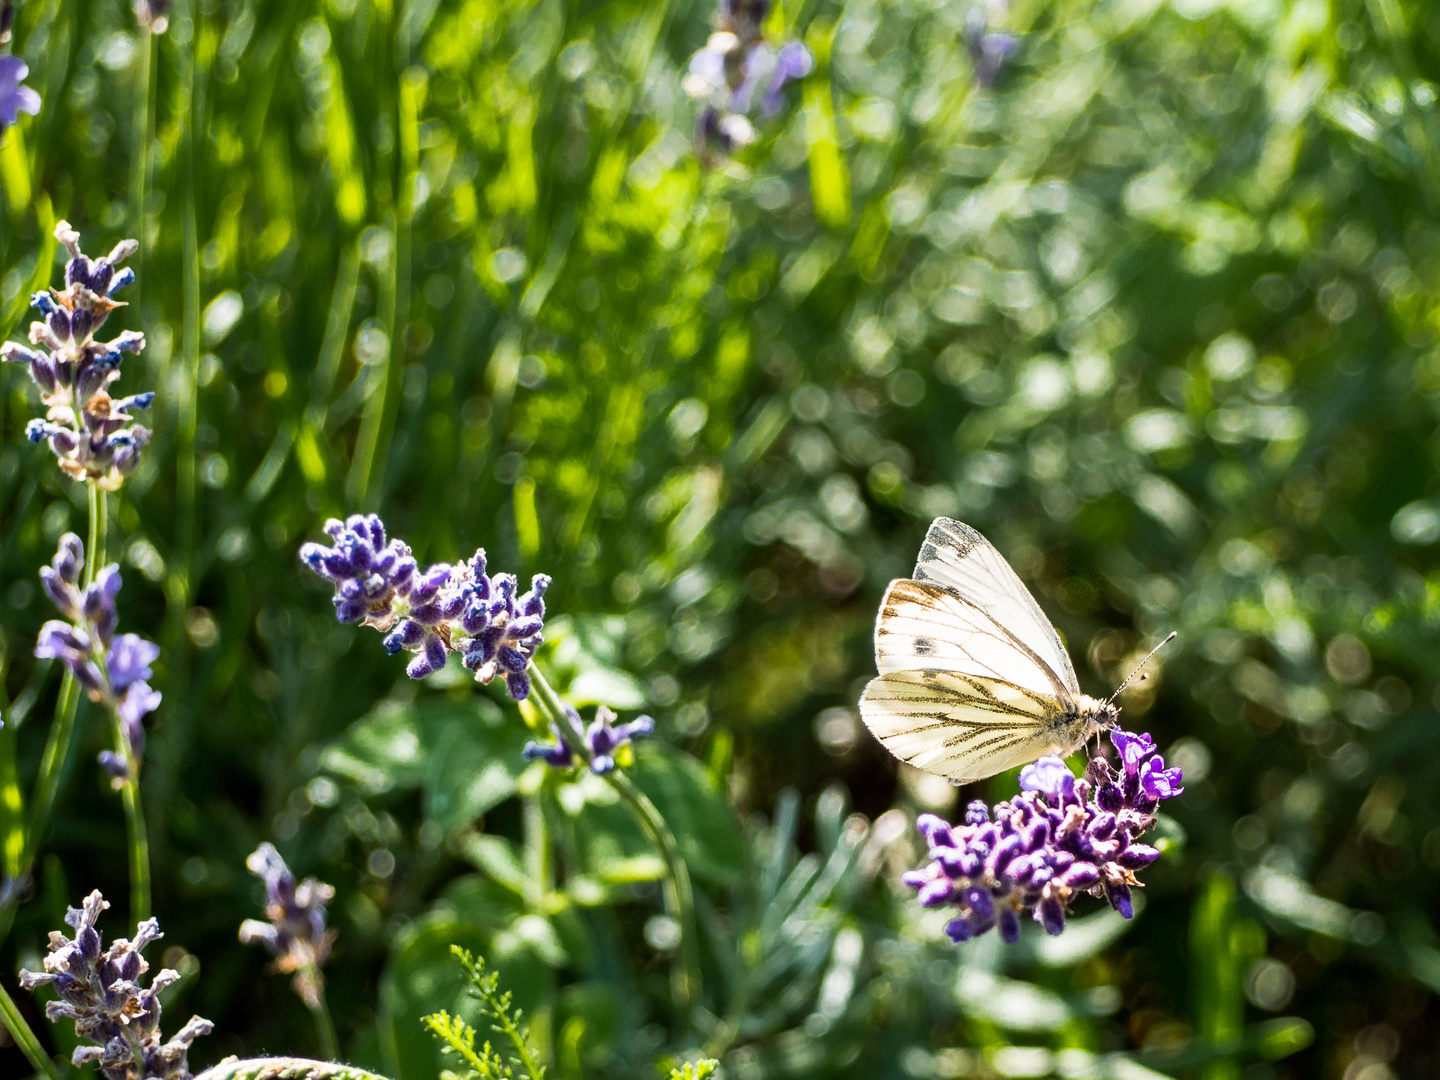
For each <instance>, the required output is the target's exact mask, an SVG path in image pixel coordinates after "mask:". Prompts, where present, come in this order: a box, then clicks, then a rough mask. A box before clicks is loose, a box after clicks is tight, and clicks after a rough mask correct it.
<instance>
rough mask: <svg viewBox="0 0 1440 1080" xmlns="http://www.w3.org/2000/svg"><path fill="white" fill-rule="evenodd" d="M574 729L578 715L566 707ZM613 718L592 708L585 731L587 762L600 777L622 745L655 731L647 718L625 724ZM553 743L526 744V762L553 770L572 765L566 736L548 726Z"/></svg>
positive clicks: (606, 711)
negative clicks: (539, 764) (542, 764)
mask: <svg viewBox="0 0 1440 1080" xmlns="http://www.w3.org/2000/svg"><path fill="white" fill-rule="evenodd" d="M565 711H566V712H567V713H568V714H569V716H570V720H571V722H572V723H573V725H574V726H575V727H577V728H578V727H579V726H580V722H581V721H580V714H579V713H578V712H576V711H575V710H574V709H573V708H571V707H570V706H569V705H566V706H565ZM615 720H616V716H615V714H614V712H612V711H611V710H610V709H609V708H607V707H606V706H604V705H601V706H598V707H597V708H596V709H595V719H594V720H593V721H591V723H590V726H589V727H588V728H586V729H585V749H586V750H587V751H588V755H587V756H588V757H589V759H590V770H591V771H592V772H593V773H595V774H596V775H597V776H603V775H604V774H605V773H607V772H609V771H610V770H611V769H613V768H615V751H617V750H618V749H620V747H621V746H623V745H624V744H626V743H628V742H630V741H631V740H632V739H638V738H640V737H641V736H644V735H649V734H650V733H651V732H653V731H654V730H655V721H654V720H653V719H652V718H651V717H648V716H637V717H636V718H635V719H634V720H631V721H630V722H629V723H625V724H616V723H615ZM550 734H551V736H552V737H553V738H554V739H555V741H554V742H553V743H549V744H545V743H538V742H529V743H526V744H525V760H526V761H543V762H545V764H547V765H549V766H551V767H552V768H556V769H568V768H570V767H571V766H572V765H574V764H575V751H574V750H573V749H572V748H571V746H570V743H569V741H568V740H567V738H566V736H565V733H564V732H563V731H561V730H560V728H559V727H558V726H557V725H554V724H552V725H551V726H550Z"/></svg>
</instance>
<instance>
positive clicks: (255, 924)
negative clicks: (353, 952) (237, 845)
mask: <svg viewBox="0 0 1440 1080" xmlns="http://www.w3.org/2000/svg"><path fill="white" fill-rule="evenodd" d="M245 865H246V866H247V867H248V868H249V870H250V872H251V873H252V874H254V875H255V876H256V877H258V878H260V879H261V880H262V881H264V882H265V915H266V917H267V918H268V919H269V920H270V921H269V922H262V921H261V920H260V919H246V920H245V921H244V922H243V923H241V924H240V940H241V941H243V942H244V943H245V944H247V945H251V944H259V945H264V946H265V948H267V949H268V950H270V955H272V956H274V957H275V970H276V971H283V972H294V974H295V980H294V987H295V992H296V993H297V994H299V995H300V998H301V1000H303V1001H304V1002H305V1004H306V1005H308V1006H309V1007H310V1008H312V1009H318V1008H319V1007H320V1001H321V995H322V994H323V992H324V986H325V982H324V977H323V976H322V975H321V974H320V968H321V966H322V965H323V964H324V963H325V961H326V959H327V958H328V957H329V956H330V947H331V946H332V945H333V944H334V943H335V931H334V930H327V929H326V928H325V905H326V904H328V903H329V902H330V901H331V900H333V899H334V898H335V890H334V889H333V888H331V887H330V886H329V885H326V884H325V883H324V882H323V881H318V880H316V879H315V878H313V877H308V878H306V879H305V880H304V881H301V882H298V883H297V882H296V880H295V875H294V874H292V873H291V872H290V867H288V866H286V865H285V860H284V859H283V858H281V856H280V852H278V851H276V850H275V845H273V844H268V843H266V844H261V845H260V846H259V847H258V848H256V849H255V850H254V851H253V852H251V854H250V857H249V858H247V859H246V860H245Z"/></svg>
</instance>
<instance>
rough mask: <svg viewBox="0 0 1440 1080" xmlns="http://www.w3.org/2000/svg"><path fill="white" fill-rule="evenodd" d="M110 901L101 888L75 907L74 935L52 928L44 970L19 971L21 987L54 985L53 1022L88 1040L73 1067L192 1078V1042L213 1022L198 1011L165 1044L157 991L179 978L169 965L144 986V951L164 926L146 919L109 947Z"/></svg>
mask: <svg viewBox="0 0 1440 1080" xmlns="http://www.w3.org/2000/svg"><path fill="white" fill-rule="evenodd" d="M109 906H110V905H109V903H107V902H106V900H105V898H104V897H103V896H101V895H100V892H99V890H96V891H95V892H92V893H91V894H90V895H89V896H87V897H86V898H85V900H84V902H83V903H82V904H81V906H80V907H78V908H70V909H69V910H68V912H67V914H66V915H65V922H66V923H68V924H69V925H70V926H71V927H72V928H73V929H74V931H75V936H74V937H73V938H69V937H66V936H65V935H64V934H63V933H60V932H59V931H52V932H51V934H50V951H49V952H48V953H47V954H46V956H45V970H44V971H40V972H37V971H25V970H23V969H22V970H21V972H20V985H21V986H22V987H23V988H24V989H26V990H34V989H36V988H37V987H40V986H45V985H50V986H52V987H53V989H54V991H55V995H56V998H57V1000H55V1001H51V1002H48V1003H46V1005H45V1016H46V1017H47V1018H48V1019H49V1020H50V1021H51V1022H52V1023H56V1022H59V1021H60V1020H73V1021H74V1022H75V1035H76V1037H77V1038H78V1039H80V1040H82V1041H84V1042H86V1043H88V1044H89V1045H82V1046H79V1047H77V1048H76V1050H75V1053H74V1055H73V1056H72V1057H71V1062H72V1063H73V1064H75V1065H86V1064H93V1065H95V1066H96V1067H97V1068H98V1070H99V1072H100V1075H101V1076H103V1077H105V1078H106V1080H190V1067H189V1063H188V1062H187V1060H186V1057H187V1055H188V1053H189V1050H190V1044H191V1043H192V1042H194V1041H195V1040H196V1039H197V1038H199V1037H200V1036H201V1035H208V1034H209V1033H210V1031H211V1027H212V1025H211V1023H210V1021H209V1020H202V1019H201V1018H200V1017H198V1016H193V1017H191V1018H190V1021H189V1022H188V1023H187V1024H186V1025H185V1026H184V1027H183V1028H181V1029H180V1031H179V1032H177V1033H176V1034H175V1036H174V1038H172V1039H171V1040H170V1041H169V1042H165V1043H162V1042H161V1041H160V992H161V991H162V990H164V989H165V987H167V986H169V985H171V984H172V983H174V982H176V981H178V980H179V978H180V975H179V973H178V972H175V971H171V970H170V969H168V968H167V969H165V970H163V971H159V972H157V973H156V974H155V976H154V977H153V978H152V979H151V980H150V985H149V986H147V987H144V988H142V987H141V985H140V977H141V976H142V975H144V974H145V972H146V971H148V970H149V964H147V963H146V962H145V959H144V957H143V956H141V953H142V952H143V951H144V949H145V947H146V946H148V945H149V944H151V943H152V942H154V941H156V940H157V939H158V938H160V937H162V936H163V935H162V934H161V933H160V924H159V923H158V922H156V921H155V920H154V919H147V920H145V921H144V922H142V923H141V924H140V925H139V926H138V927H136V929H135V938H134V940H131V941H127V940H125V939H124V938H120V939H119V940H117V941H115V942H113V943H112V944H111V945H110V948H109V949H106V948H105V947H104V942H103V941H102V940H101V938H100V934H99V931H97V930H96V929H95V923H96V920H98V919H99V917H100V913H101V912H102V911H104V910H105V909H106V908H108V907H109Z"/></svg>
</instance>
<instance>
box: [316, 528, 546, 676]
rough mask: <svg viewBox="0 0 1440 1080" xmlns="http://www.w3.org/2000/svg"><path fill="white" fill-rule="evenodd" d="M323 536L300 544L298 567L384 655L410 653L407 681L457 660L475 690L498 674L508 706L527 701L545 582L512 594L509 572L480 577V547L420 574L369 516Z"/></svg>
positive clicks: (542, 578) (537, 580)
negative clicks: (368, 632) (374, 633)
mask: <svg viewBox="0 0 1440 1080" xmlns="http://www.w3.org/2000/svg"><path fill="white" fill-rule="evenodd" d="M325 532H326V534H327V535H329V537H330V539H331V542H332V546H331V547H328V548H327V547H325V546H324V545H323V544H315V543H309V544H305V545H304V546H302V547H301V549H300V559H301V561H302V562H304V563H305V565H306V566H308V567H309V568H310V569H311V570H313V571H315V573H317V574H319V575H320V576H321V577H323V578H325V579H326V580H327V581H330V582H331V583H333V584H334V586H335V616H336V618H338V619H339V620H340V621H341V622H360V623H364V624H365V625H367V626H373V627H375V628H376V629H377V630H380V631H381V632H382V633H384V634H385V648H386V651H388V652H390V653H392V654H393V653H398V652H401V651H408V652H411V653H414V654H415V656H414V659H412V660H411V661H410V663H409V665H408V666H407V667H406V669H405V670H406V673H407V674H408V675H409V676H410V677H411V678H412V679H423V678H424V677H425V676H426V675H429V674H431V673H433V672H435V671H438V670H440V668H442V667H444V666H445V660H446V658H447V657H448V655H449V654H450V653H452V652H458V653H459V654H460V655H461V658H462V662H463V663H464V665H465V666H466V667H467V668H469V669H470V670H471V671H473V672H474V673H475V679H476V681H477V682H481V683H487V684H488V683H489V682H491V681H492V680H493V679H495V678H496V677H497V676H503V677H504V680H505V687H506V690H507V691H508V692H509V694H510V696H511V697H513V698H515V700H517V701H520V700H523V699H524V698H525V697H526V696H527V695H528V694H529V693H530V678H529V676H528V675H527V674H526V672H525V669H526V667H527V666H528V665H529V663H530V660H531V658H532V657H533V656H534V655H535V650H536V649H537V648H538V647H539V645H540V643H541V642H542V641H543V640H544V637H543V631H544V628H545V600H544V597H545V590H546V589H548V588H549V587H550V578H549V577H548V576H546V575H545V574H536V575H535V576H534V577H533V578H532V579H531V581H530V589H529V591H528V592H525V593H523V594H520V595H516V594H517V593H518V591H519V588H520V586H519V582H518V581H517V580H516V578H515V576H514V575H513V574H495V575H493V576H492V575H490V574H488V573H487V572H486V560H485V551H484V549H480V550H477V551H476V552H475V554H474V555H473V556H472V557H471V558H470V559H468V560H467V561H465V562H462V563H460V564H458V565H455V566H452V565H451V564H449V563H436V564H434V565H433V566H431V567H430V568H429V569H427V570H425V571H424V572H423V573H422V572H421V571H420V569H419V566H418V564H417V563H416V562H415V559H414V557H413V556H412V554H411V552H410V548H409V546H408V545H406V544H405V543H403V542H402V541H400V540H392V539H389V538H388V537H387V536H386V532H385V524H384V522H382V521H381V520H380V518H379V517H378V516H377V515H375V514H370V515H368V516H367V515H361V514H356V515H354V516H352V517H350V518H348V519H346V520H345V521H339V520H334V519H332V520H330V521H328V522H326V524H325Z"/></svg>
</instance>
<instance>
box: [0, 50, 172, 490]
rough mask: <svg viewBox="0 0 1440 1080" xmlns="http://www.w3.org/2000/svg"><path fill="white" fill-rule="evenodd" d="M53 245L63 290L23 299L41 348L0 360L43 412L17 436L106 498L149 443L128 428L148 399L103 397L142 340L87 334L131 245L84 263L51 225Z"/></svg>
mask: <svg viewBox="0 0 1440 1080" xmlns="http://www.w3.org/2000/svg"><path fill="white" fill-rule="evenodd" d="M0 59H4V58H0ZM55 238H56V239H57V240H59V241H60V242H61V243H62V244H64V245H65V248H66V250H68V251H69V253H70V261H69V262H68V263H66V265H65V289H64V291H62V292H55V291H54V290H47V291H45V292H39V293H36V294H35V295H34V296H32V297H31V298H30V302H31V303H32V304H33V305H34V306H35V307H36V308H37V309H38V310H39V312H40V314H41V315H42V316H43V319H42V321H39V322H33V323H31V324H30V343H31V344H32V345H37V346H43V347H44V348H40V349H27V348H26V347H25V346H23V345H21V344H19V343H17V342H13V341H7V342H6V343H5V345H4V347H3V348H0V359H5V360H9V361H12V362H14V363H23V364H28V365H29V367H30V377H31V378H32V379H33V380H35V385H36V386H38V387H39V388H40V400H41V401H43V402H44V403H45V405H46V407H47V411H46V413H45V418H44V419H43V420H41V419H36V420H32V421H30V424H29V426H28V427H27V428H26V429H25V433H26V434H27V435H28V436H29V437H30V441H31V442H40V441H42V440H48V441H49V443H50V449H51V450H52V451H54V453H55V457H56V458H57V459H58V460H59V462H60V467H61V468H62V469H64V470H65V472H66V473H68V474H69V475H70V477H71V478H72V479H75V480H86V481H93V482H95V483H98V484H99V485H100V486H101V487H102V488H104V489H105V490H107V491H114V490H115V489H116V488H118V487H119V486H120V485H121V484H122V483H124V481H125V477H127V476H129V475H130V473H132V472H133V471H134V470H135V466H136V465H137V464H139V461H140V451H141V450H142V449H144V447H145V445H146V444H147V443H148V442H149V441H150V431H149V429H148V428H143V427H140V426H139V425H138V424H132V423H131V421H132V420H133V419H134V417H133V415H132V414H133V413H134V412H136V411H137V410H140V409H148V408H149V407H150V403H151V402H152V401H154V399H155V395H154V394H153V393H148V394H135V395H133V396H131V397H124V398H112V397H111V396H110V394H109V393H108V392H107V388H108V387H109V386H110V384H111V383H113V382H114V381H115V380H116V379H118V378H119V377H120V361H121V360H122V359H123V358H124V355H125V354H126V353H138V352H139V351H140V350H141V349H143V348H144V347H145V335H144V334H141V333H137V332H135V331H131V330H126V331H125V332H124V333H122V334H121V335H120V336H119V337H117V338H115V339H113V340H111V341H107V342H100V341H96V340H95V333H96V331H98V330H99V329H100V327H101V326H103V325H104V323H105V319H106V318H107V317H108V316H109V314H110V312H112V311H114V310H115V309H116V308H117V307H123V306H124V305H123V304H121V303H120V302H119V301H118V300H114V299H112V297H113V296H114V294H115V293H116V292H117V291H119V290H120V289H122V288H124V287H125V286H126V285H128V284H130V283H131V282H132V281H134V280H135V273H134V271H132V270H129V269H123V270H122V269H120V268H119V264H120V263H122V262H124V261H125V260H126V259H127V258H129V257H130V256H131V255H133V254H134V253H135V249H136V247H137V246H138V245H137V244H136V242H135V241H134V240H122V241H121V242H120V243H118V244H116V245H115V248H114V250H112V251H111V252H110V254H109V255H107V256H105V257H104V258H103V259H89V258H86V257H85V255H84V254H83V253H82V252H81V251H80V234H79V233H77V232H76V231H75V230H74V229H72V228H71V227H70V225H69V224H68V223H67V222H64V221H62V222H60V224H59V225H57V226H55ZM47 349H48V350H49V351H48V352H47V351H46V350H47Z"/></svg>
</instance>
